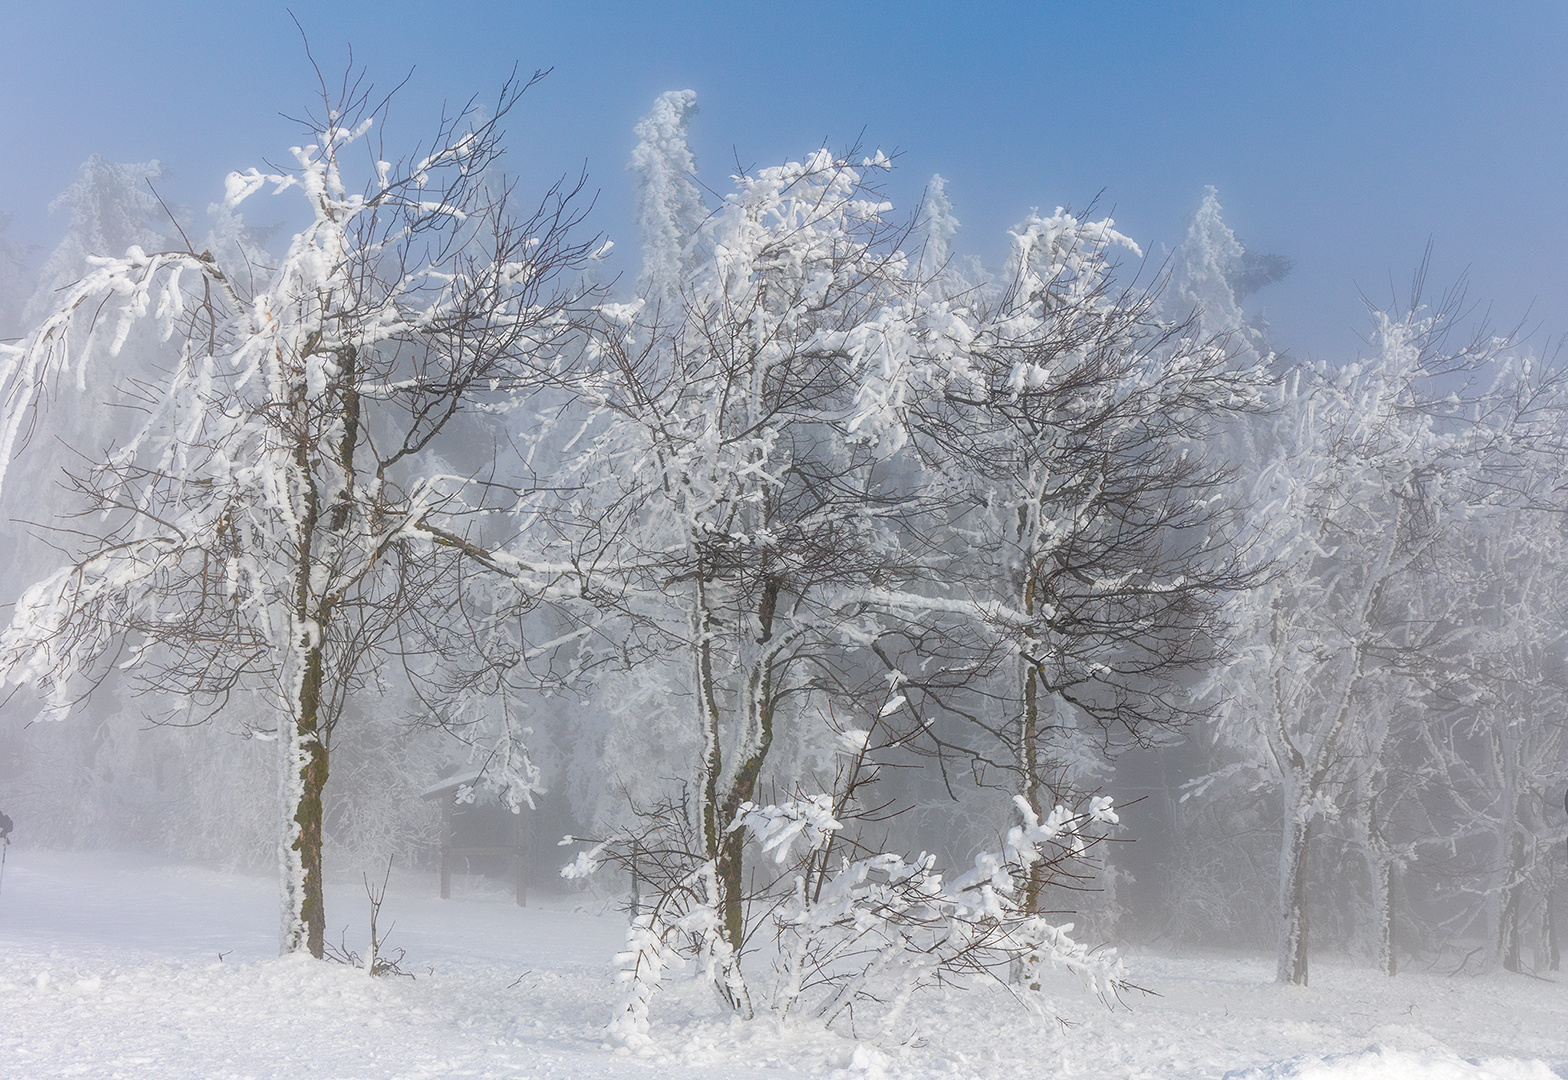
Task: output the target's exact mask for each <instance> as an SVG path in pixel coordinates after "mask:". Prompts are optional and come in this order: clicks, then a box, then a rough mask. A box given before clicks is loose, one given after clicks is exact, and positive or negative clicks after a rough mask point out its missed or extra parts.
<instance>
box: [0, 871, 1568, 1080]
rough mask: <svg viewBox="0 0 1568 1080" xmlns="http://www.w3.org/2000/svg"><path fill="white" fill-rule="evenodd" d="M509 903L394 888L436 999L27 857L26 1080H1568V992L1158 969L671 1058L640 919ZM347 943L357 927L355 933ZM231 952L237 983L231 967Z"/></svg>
mask: <svg viewBox="0 0 1568 1080" xmlns="http://www.w3.org/2000/svg"><path fill="white" fill-rule="evenodd" d="M327 902H328V907H327V910H328V916H329V925H330V927H331V929H332V934H331V936H332V937H333V938H334V939H336V938H337V937H338V935H339V934H340V933H341V934H343V935H344V936H345V940H346V941H347V944H348V945H349V946H350V947H351V948H354V949H356V950H358V951H361V952H362V951H363V950H364V945H365V941H364V937H365V925H364V920H365V916H366V908H367V905H366V902H365V898H364V893H363V886H362V884H361V883H360V882H359V881H358V880H353V881H350V880H346V879H345V880H342V881H339V882H336V883H333V884H331V885H329V888H328V894H327ZM532 902H533V906H530V907H528V908H518V907H516V906H515V905H514V904H513V903H512V902H511V898H510V896H509V895H507V894H506V893H503V892H500V891H497V890H496V889H495V888H493V887H487V886H485V885H484V883H483V879H477V878H476V879H467V880H466V881H465V880H464V879H461V878H460V879H458V881H457V882H456V883H455V887H454V892H453V898H452V899H451V900H448V901H442V900H440V899H439V898H438V896H437V890H436V883H435V880H434V877H433V876H431V875H425V874H417V873H413V872H407V871H404V872H399V871H394V873H393V881H392V887H391V890H390V891H389V894H388V896H387V899H386V902H385V905H384V906H383V908H382V913H381V922H382V925H383V926H384V925H385V924H386V923H387V922H388V920H395V922H396V925H395V927H394V928H393V930H392V933H391V935H390V943H389V944H390V946H391V947H393V948H399V947H400V948H403V949H405V950H407V959H406V960H405V965H404V966H405V967H406V968H407V969H408V970H410V971H412V972H414V973H415V975H416V978H414V979H404V978H390V977H389V978H380V979H371V978H369V977H368V976H367V975H365V973H364V972H363V971H360V970H357V969H353V968H348V967H344V966H341V965H335V964H325V963H319V962H316V961H311V960H302V959H298V958H281V959H280V958H278V957H277V956H276V955H274V954H275V952H276V949H277V940H278V931H277V899H276V883H275V882H274V881H273V879H272V878H271V877H260V876H257V877H251V876H246V875H242V874H233V873H225V872H220V871H217V870H213V869H208V868H203V867H198V866H188V865H170V864H167V863H161V862H155V861H151V860H148V859H145V858H142V857H139V856H131V855H119V854H87V853H53V852H42V851H36V850H30V849H25V848H12V849H11V850H10V851H9V852H8V857H7V862H6V867H5V877H4V882H3V887H0V1077H5V1078H7V1080H10V1078H16V1080H45V1078H50V1077H127V1078H137V1077H148V1078H152V1077H157V1078H160V1080H187V1078H202V1080H239V1078H253V1080H261V1078H271V1077H277V1078H296V1077H323V1078H335V1080H349V1078H356V1080H357V1078H367V1080H368V1078H407V1080H415V1078H436V1077H443V1078H444V1077H508V1078H525V1077H531V1078H541V1080H542V1078H545V1077H581V1078H585V1080H596V1078H606V1077H614V1078H620V1077H638V1078H660V1080H662V1078H666V1077H669V1078H710V1077H711V1078H737V1080H739V1078H753V1077H769V1078H787V1077H788V1078H792V1077H823V1078H827V1080H844V1078H861V1077H867V1078H886V1080H903V1078H923V1077H933V1078H935V1077H957V1078H963V1077H982V1078H987V1080H989V1078H997V1080H1002V1078H1007V1080H1013V1078H1024V1077H1126V1078H1129V1080H1133V1078H1155V1077H1159V1078H1182V1077H1212V1078H1215V1080H1220V1078H1224V1080H1383V1078H1400V1080H1405V1078H1408V1080H1556V1078H1558V1077H1568V980H1555V981H1548V980H1540V979H1530V978H1527V977H1523V976H1504V975H1495V976H1493V975H1488V976H1472V977H1458V978H1456V977H1450V976H1447V975H1445V974H1442V973H1433V972H1425V971H1416V972H1412V973H1410V974H1404V975H1400V976H1399V977H1398V978H1396V979H1394V980H1388V979H1385V978H1383V977H1381V976H1379V975H1377V974H1375V973H1374V972H1371V971H1369V970H1367V969H1366V968H1365V967H1363V966H1360V965H1358V964H1355V963H1352V962H1350V961H1348V960H1342V961H1335V960H1333V959H1316V960H1315V961H1314V967H1313V983H1312V985H1311V986H1310V987H1307V988H1287V987H1279V986H1276V985H1274V984H1273V983H1272V981H1271V975H1272V969H1273V964H1272V961H1271V960H1268V959H1264V958H1253V957H1241V956H1231V955H1222V954H1214V953H1210V954H1207V955H1203V956H1192V955H1188V956H1184V957H1175V956H1170V955H1162V954H1159V953H1155V952H1146V951H1143V952H1140V951H1136V950H1134V951H1132V952H1131V953H1130V954H1129V956H1128V967H1129V972H1130V974H1131V977H1132V979H1133V981H1134V982H1136V983H1138V984H1140V985H1142V986H1145V987H1148V988H1149V989H1151V990H1154V991H1156V992H1157V993H1158V995H1159V996H1150V997H1142V996H1139V997H1135V998H1133V999H1130V1000H1128V1001H1127V1002H1126V1003H1125V1004H1123V1005H1119V1006H1116V1007H1110V1008H1108V1007H1106V1006H1105V1005H1102V1004H1100V1003H1098V1002H1096V1001H1095V1000H1093V999H1092V998H1088V997H1086V996H1085V995H1084V994H1083V993H1082V991H1081V990H1080V989H1078V986H1079V984H1078V982H1077V980H1076V979H1073V978H1071V977H1068V976H1063V977H1062V979H1061V981H1060V983H1059V984H1058V985H1052V986H1050V987H1048V988H1047V990H1048V993H1049V995H1050V996H1049V997H1048V998H1047V999H1045V1001H1044V1004H1043V1007H1042V1006H1041V1005H1036V1006H1034V1007H1032V1008H1031V1007H1026V1006H1024V1005H1022V1004H1020V1003H1018V1002H1016V1001H1015V1000H1014V999H1013V998H1012V997H1011V996H1010V995H1009V994H1008V993H1007V992H1006V991H1005V990H1004V989H1002V988H1001V987H998V986H995V985H991V986H982V987H977V988H974V989H969V990H959V989H945V990H936V991H932V992H930V993H929V994H927V995H925V996H924V997H923V998H920V999H917V1001H916V1004H915V1006H914V1007H913V1009H912V1011H911V1013H910V1014H909V1027H908V1028H907V1029H906V1030H904V1031H902V1032H900V1033H899V1034H898V1036H897V1037H896V1038H889V1039H884V1040H883V1041H882V1042H881V1043H878V1044H873V1043H870V1042H857V1041H856V1040H854V1039H852V1038H850V1037H848V1036H847V1035H841V1034H837V1033H824V1032H823V1031H822V1030H821V1029H820V1027H817V1026H814V1025H812V1024H811V1023H808V1022H805V1021H800V1022H790V1023H783V1024H781V1023H778V1022H776V1021H773V1020H767V1019H764V1020H757V1021H753V1022H751V1023H744V1022H742V1021H739V1020H736V1019H733V1018H731V1017H729V1016H727V1015H725V1014H724V1012H723V1011H722V1009H721V1008H720V1007H719V1006H718V1003H717V1001H716V1000H715V999H714V997H713V995H712V993H711V991H708V990H705V989H702V988H700V987H697V986H695V985H694V984H691V983H689V982H685V981H683V980H682V979H681V978H680V977H679V976H678V975H677V976H676V977H674V978H672V979H670V980H669V981H668V983H667V992H664V993H661V994H660V996H659V998H658V999H657V1000H656V1002H655V1004H654V1010H653V1013H654V1025H653V1030H652V1035H653V1042H654V1048H653V1050H652V1052H651V1053H649V1054H648V1055H645V1056H633V1055H631V1054H628V1053H626V1052H624V1051H617V1050H614V1049H612V1048H611V1047H610V1046H609V1044H608V1043H607V1041H606V1038H605V1024H606V1021H607V1020H608V1018H609V1010H610V1009H611V1007H612V1004H613V1003H614V1001H615V1000H616V990H615V987H614V985H613V982H612V973H611V970H610V958H611V957H612V956H613V955H614V954H615V953H616V952H617V951H618V950H619V949H620V948H621V947H622V942H623V939H624V935H625V926H626V924H625V920H624V917H623V916H621V915H620V914H618V913H617V912H615V911H614V910H605V908H604V905H603V904H602V903H594V902H586V901H578V900H574V899H569V898H559V897H554V898H544V899H543V900H539V899H538V898H532ZM345 926H346V929H345ZM220 953H221V954H222V956H221V959H220V956H219V954H220Z"/></svg>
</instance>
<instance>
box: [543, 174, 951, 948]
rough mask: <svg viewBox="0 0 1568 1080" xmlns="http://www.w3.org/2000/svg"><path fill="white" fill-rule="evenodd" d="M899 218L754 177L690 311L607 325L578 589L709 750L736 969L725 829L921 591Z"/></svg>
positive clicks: (712, 816)
mask: <svg viewBox="0 0 1568 1080" xmlns="http://www.w3.org/2000/svg"><path fill="white" fill-rule="evenodd" d="M886 209H887V207H886V206H885V204H883V203H882V202H881V200H880V199H878V198H876V197H875V195H874V193H872V192H871V191H869V190H868V189H867V188H866V187H865V186H864V184H863V182H862V180H861V175H860V171H859V170H858V169H857V168H856V167H854V166H853V165H852V163H850V162H849V161H846V160H844V159H842V158H839V157H835V156H834V155H832V154H829V153H827V152H826V151H822V152H819V153H817V154H814V155H812V156H810V157H809V158H807V159H806V160H805V161H802V162H792V163H789V164H786V165H782V166H778V167H775V168H768V169H763V170H759V172H758V173H757V174H756V175H755V176H743V177H740V178H739V180H738V190H737V191H736V192H735V193H734V194H733V195H731V196H729V197H728V198H727V199H726V201H725V204H724V206H723V207H722V208H721V209H720V210H719V211H717V212H716V213H715V214H714V215H713V217H712V218H711V219H710V220H709V221H708V223H707V224H706V225H704V227H703V235H702V236H701V238H700V243H701V244H702V248H703V250H705V251H710V252H712V253H713V254H712V256H711V257H709V258H707V259H705V260H704V261H703V262H702V263H701V264H700V265H699V266H698V267H696V268H695V269H694V270H693V271H692V272H691V273H690V274H689V275H687V276H686V277H685V278H684V279H683V280H682V282H681V284H680V288H679V290H678V294H677V295H678V296H679V298H680V303H679V306H678V307H677V308H675V309H673V310H671V309H668V308H661V309H655V308H654V306H653V305H651V304H649V305H643V304H641V303H639V304H634V305H620V306H610V307H607V308H606V309H605V313H606V316H607V318H608V320H609V323H610V325H609V327H608V334H607V338H606V341H605V343H604V346H603V348H604V350H605V352H604V355H605V359H606V367H605V372H604V375H603V377H602V380H601V381H600V382H599V384H598V386H597V387H596V389H595V391H594V397H593V402H592V403H593V405H594V407H595V409H596V410H597V412H598V414H599V416H600V420H599V421H598V423H599V427H598V429H597V430H595V431H594V433H593V435H592V441H591V444H590V445H589V446H588V447H587V449H586V451H585V452H584V453H583V455H582V456H581V457H580V459H579V460H578V461H577V463H576V464H574V465H573V466H572V468H573V472H574V473H575V474H576V475H577V476H580V477H581V479H580V481H578V482H579V483H581V484H582V485H585V486H586V487H587V488H588V489H589V490H590V491H591V492H592V493H593V496H594V497H593V499H592V500H591V501H585V502H584V504H583V511H584V512H586V513H587V514H589V515H590V520H589V521H588V522H587V523H585V524H586V525H588V526H591V528H589V529H586V530H585V531H584V532H583V534H582V536H583V538H582V539H581V540H580V541H579V544H581V545H584V546H586V545H590V544H603V545H604V546H603V547H601V548H599V549H598V550H597V551H596V552H595V554H593V556H592V557H591V558H590V557H589V556H587V555H585V554H581V553H579V554H574V556H573V558H574V559H575V560H578V561H580V563H581V565H582V566H583V568H584V570H585V582H584V591H585V593H587V594H589V595H592V596H595V597H598V598H599V599H600V600H601V602H602V603H604V604H606V605H608V606H609V607H610V608H611V609H613V610H616V611H617V614H618V617H619V618H620V619H621V623H620V625H621V627H622V628H621V629H619V630H618V631H617V634H618V635H619V636H620V637H621V638H622V641H623V644H622V648H623V649H626V650H646V653H645V654H644V659H643V660H641V661H639V663H640V664H643V665H645V667H644V668H643V670H645V671H646V672H648V673H651V674H657V675H658V676H660V677H664V678H668V679H670V680H671V682H670V692H671V693H675V694H679V695H680V696H681V697H682V698H683V699H684V700H686V701H687V702H688V706H689V712H688V713H687V717H688V719H689V722H690V723H691V725H692V730H693V731H695V732H699V733H700V744H701V747H702V750H701V757H700V760H699V761H697V762H693V763H691V766H692V767H693V771H692V774H691V775H690V776H689V780H690V782H691V787H692V795H693V798H692V803H691V812H692V814H693V815H695V818H694V821H693V822H692V823H691V824H692V825H693V827H694V829H695V830H696V834H697V836H698V837H699V846H700V849H701V850H702V852H704V853H705V854H704V858H706V859H707V860H710V861H712V862H713V864H714V874H715V887H716V889H717V890H718V909H719V911H720V912H721V913H722V924H721V927H720V934H721V937H722V943H723V944H724V945H725V946H726V947H728V948H729V949H732V950H738V949H739V948H740V947H741V946H742V945H743V944H744V941H745V934H746V929H745V919H744V894H745V886H744V850H745V848H744V842H745V838H744V836H743V835H742V834H739V833H736V832H734V831H732V830H731V829H730V825H731V823H732V822H733V821H734V819H735V815H736V813H737V812H738V809H739V807H740V806H741V805H742V804H744V803H747V802H749V801H751V800H753V799H754V798H755V797H756V796H757V794H758V793H759V790H760V789H759V784H760V783H761V782H762V778H763V775H764V770H765V768H766V767H767V766H768V764H769V761H770V755H771V754H772V751H773V749H774V746H775V742H776V741H777V740H779V739H781V738H784V737H788V738H796V737H798V736H797V735H795V734H787V733H791V732H793V731H794V729H798V727H799V725H801V724H803V723H805V722H807V719H808V717H809V716H810V714H811V712H812V710H811V708H810V707H809V706H808V703H807V702H808V699H809V696H810V692H811V690H812V687H813V684H814V682H815V681H816V680H819V679H824V678H827V679H831V678H832V677H833V673H834V669H835V666H836V664H837V661H836V660H835V657H837V656H838V655H840V654H842V653H843V652H844V651H845V650H848V649H852V648H854V647H855V646H857V645H860V644H863V643H864V642H865V641H867V640H869V639H874V638H875V637H876V635H877V630H876V618H875V615H874V614H873V612H872V610H871V609H873V608H875V607H876V606H878V595H879V592H886V591H887V590H890V589H892V590H896V589H898V588H901V587H903V586H905V585H906V584H907V583H908V580H909V578H910V576H911V575H912V574H913V573H916V572H917V570H916V568H915V566H914V565H912V562H911V558H910V556H909V554H908V553H906V552H905V551H903V550H902V547H901V544H900V542H899V537H898V530H899V524H900V522H902V521H906V520H907V519H908V518H909V517H910V515H911V514H913V513H915V512H917V511H918V509H919V506H920V503H919V500H918V499H917V498H909V497H908V496H909V495H910V493H909V492H908V491H907V490H903V489H901V488H900V486H899V483H898V478H897V475H896V472H895V471H894V470H893V469H892V468H891V466H890V463H889V460H888V458H887V455H886V453H885V452H882V451H881V450H879V445H880V443H879V439H880V438H881V437H882V436H883V435H891V432H890V431H888V429H887V427H886V425H885V423H884V417H883V416H882V414H881V413H880V412H879V411H878V406H879V403H878V402H877V401H875V400H874V399H869V398H868V397H867V396H866V395H865V394H864V393H863V389H864V386H865V384H866V383H867V382H868V381H869V380H870V379H873V378H875V377H876V375H878V374H880V373H882V372H883V370H884V369H886V368H889V367H894V366H896V365H897V364H898V362H899V356H900V354H901V352H904V351H907V350H908V349H909V347H910V346H911V344H912V342H913V341H914V340H915V337H916V328H915V327H914V326H913V324H912V322H911V319H910V314H909V309H908V307H907V304H906V300H907V296H908V292H909V287H908V285H907V283H906V280H905V277H904V270H905V263H904V260H903V257H902V256H901V255H899V254H898V253H897V250H896V248H895V247H894V246H893V242H896V238H897V234H896V233H895V232H894V231H893V230H892V229H891V227H890V226H888V225H887V224H885V223H884V222H883V220H882V216H881V215H882V214H883V213H884V211H885V210H886ZM644 312H646V313H647V315H648V316H649V320H652V321H648V320H644V319H642V318H641V316H642V315H643V313H644ZM883 606H885V605H883ZM628 655H629V656H630V655H635V652H628ZM818 723H820V721H818ZM824 729H825V730H826V726H825V725H824ZM827 735H828V736H829V737H830V736H831V732H830V731H827ZM785 779H786V780H789V779H792V778H789V777H786V778H785Z"/></svg>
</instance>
